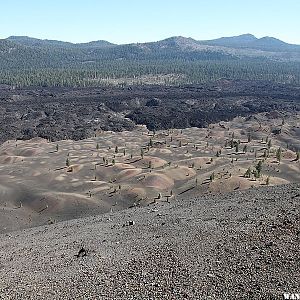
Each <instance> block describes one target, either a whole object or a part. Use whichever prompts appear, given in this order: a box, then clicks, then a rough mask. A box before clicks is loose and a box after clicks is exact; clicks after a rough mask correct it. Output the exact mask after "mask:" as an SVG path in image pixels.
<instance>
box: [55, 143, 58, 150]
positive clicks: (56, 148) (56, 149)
mask: <svg viewBox="0 0 300 300" xmlns="http://www.w3.org/2000/svg"><path fill="white" fill-rule="evenodd" d="M55 148H56V152H58V144H56V147H55Z"/></svg>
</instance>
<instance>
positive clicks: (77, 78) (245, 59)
mask: <svg viewBox="0 0 300 300" xmlns="http://www.w3.org/2000/svg"><path fill="white" fill-rule="evenodd" d="M278 63H279V64H280V65H278ZM271 64H272V67H270V65H271ZM0 66H1V70H0V84H1V83H4V84H10V83H14V84H15V83H17V84H18V85H29V84H35V85H68V86H70V85H71V86H72V85H79V86H81V85H84V86H86V85H97V84H99V82H102V81H103V80H104V81H105V82H107V81H109V80H111V82H116V80H115V79H118V78H137V77H140V76H142V77H143V78H144V77H147V76H156V75H159V76H160V75H163V76H165V79H164V81H165V82H166V83H169V82H176V83H192V82H204V81H209V80H217V79H218V78H223V77H225V78H233V79H255V80H256V79H260V80H263V79H264V80H273V81H277V80H280V81H281V82H300V46H299V45H292V44H288V43H285V42H283V41H281V40H278V39H276V38H272V37H263V38H260V39H258V38H256V37H255V36H254V35H251V34H243V35H240V36H233V37H222V38H219V39H215V40H208V41H197V40H195V39H192V38H186V37H182V36H174V37H170V38H167V39H164V40H161V41H157V42H149V43H132V44H123V45H116V44H112V43H110V42H108V41H104V40H98V41H92V42H89V43H78V44H74V43H69V42H62V41H56V40H42V39H36V38H31V37H27V36H11V37H9V38H7V39H4V40H0ZM270 68H271V69H272V71H270ZM279 69H280V72H282V74H281V75H280V76H278V72H279ZM34 72H36V74H37V75H35V74H34ZM41 74H42V75H41ZM170 78H171V79H170ZM135 81H137V80H136V79H135Z"/></svg>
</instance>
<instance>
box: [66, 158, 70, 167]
mask: <svg viewBox="0 0 300 300" xmlns="http://www.w3.org/2000/svg"><path fill="white" fill-rule="evenodd" d="M66 166H67V167H69V166H70V160H69V158H67V159H66Z"/></svg>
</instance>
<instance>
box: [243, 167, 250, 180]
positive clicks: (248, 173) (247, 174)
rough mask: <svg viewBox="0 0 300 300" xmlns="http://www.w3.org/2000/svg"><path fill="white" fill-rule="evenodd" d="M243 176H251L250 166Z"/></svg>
mask: <svg viewBox="0 0 300 300" xmlns="http://www.w3.org/2000/svg"><path fill="white" fill-rule="evenodd" d="M244 177H245V178H250V177H251V169H250V168H248V169H247V171H246V172H245V174H244Z"/></svg>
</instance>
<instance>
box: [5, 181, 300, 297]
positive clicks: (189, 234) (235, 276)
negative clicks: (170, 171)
mask: <svg viewBox="0 0 300 300" xmlns="http://www.w3.org/2000/svg"><path fill="white" fill-rule="evenodd" d="M299 192H300V186H299V185H286V186H277V187H268V188H267V187H266V188H259V189H250V190H249V191H246V192H235V193H231V194H227V195H216V196H209V195H207V196H205V197H198V198H194V199H189V198H187V197H185V198H180V199H177V200H175V201H171V203H167V202H162V203H160V204H153V205H151V206H149V207H146V208H132V209H128V210H126V211H122V212H115V213H110V214H106V215H102V216H94V217H90V218H86V219H77V220H72V221H68V222H62V223H57V224H52V225H49V226H42V227H37V228H32V229H29V230H23V231H16V232H11V233H9V234H5V235H4V234H3V235H0V237H1V238H0V262H1V268H0V276H1V286H0V298H1V299H19V298H20V297H21V298H23V299H33V298H34V299H70V298H72V299H73V298H74V299H75V298H76V299H103V300H108V299H120V300H122V299H126V300H127V299H208V298H211V299H221V300H223V299H224V300H225V299H245V300H246V299H282V298H283V296H282V295H283V293H286V292H291V293H292V292H293V291H295V287H298V286H299V283H300V282H299V272H300V265H299V263H298V261H299V255H300V249H299V230H300V219H299V215H298V213H297V212H298V211H299V209H300V197H299ZM80 250H81V251H80ZM33 262H34V263H33ZM20 278H22V280H20ZM212 295H213V296H212Z"/></svg>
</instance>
